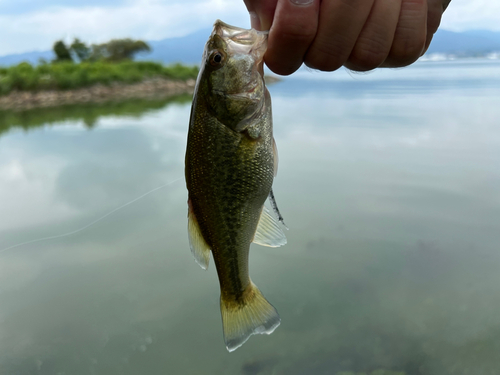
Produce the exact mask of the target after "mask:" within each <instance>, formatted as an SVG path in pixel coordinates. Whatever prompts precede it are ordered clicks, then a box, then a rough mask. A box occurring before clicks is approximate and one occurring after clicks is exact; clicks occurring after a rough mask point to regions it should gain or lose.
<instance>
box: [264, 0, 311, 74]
mask: <svg viewBox="0 0 500 375" xmlns="http://www.w3.org/2000/svg"><path fill="white" fill-rule="evenodd" d="M319 4H320V0H278V4H277V6H276V11H275V14H274V20H273V24H272V26H271V30H270V31H269V40H268V49H267V52H266V55H265V56H264V60H265V62H266V65H267V66H268V67H269V69H271V70H272V71H273V72H275V73H277V74H282V75H288V74H291V73H293V72H294V71H296V70H297V69H298V68H299V67H300V66H301V65H302V62H303V61H304V55H305V54H306V52H307V49H308V48H309V46H310V44H311V43H312V41H313V40H314V37H315V35H316V30H317V27H318V12H319Z"/></svg>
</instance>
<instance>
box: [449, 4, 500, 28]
mask: <svg viewBox="0 0 500 375" xmlns="http://www.w3.org/2000/svg"><path fill="white" fill-rule="evenodd" d="M441 27H442V28H443V29H447V30H452V31H462V30H470V29H481V30H485V29H486V30H496V31H500V2H499V1H491V0H452V1H451V3H450V6H449V7H448V10H447V11H446V12H445V14H444V15H443V19H442V22H441Z"/></svg>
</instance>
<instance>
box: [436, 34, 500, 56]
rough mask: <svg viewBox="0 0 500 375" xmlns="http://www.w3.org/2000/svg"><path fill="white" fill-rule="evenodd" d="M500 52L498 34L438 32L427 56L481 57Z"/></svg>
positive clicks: (499, 37)
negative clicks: (435, 54) (434, 54)
mask: <svg viewBox="0 0 500 375" xmlns="http://www.w3.org/2000/svg"><path fill="white" fill-rule="evenodd" d="M490 52H500V32H494V31H488V30H471V31H463V32H453V31H448V30H438V31H437V32H436V34H435V35H434V38H433V39H432V43H431V45H430V47H429V49H428V50H427V55H429V54H433V53H443V54H448V55H451V54H453V55H456V56H458V57H468V56H481V55H485V54H487V53H490Z"/></svg>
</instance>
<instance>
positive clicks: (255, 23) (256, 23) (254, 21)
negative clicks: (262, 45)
mask: <svg viewBox="0 0 500 375" xmlns="http://www.w3.org/2000/svg"><path fill="white" fill-rule="evenodd" d="M249 14H250V25H251V26H252V29H255V30H259V31H260V18H259V16H258V15H257V13H255V12H249Z"/></svg>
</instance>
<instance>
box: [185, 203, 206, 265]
mask: <svg viewBox="0 0 500 375" xmlns="http://www.w3.org/2000/svg"><path fill="white" fill-rule="evenodd" d="M188 205H189V209H188V235H189V247H190V248H191V253H193V256H194V260H196V263H198V264H199V265H200V267H201V268H203V269H204V270H206V269H207V268H208V261H209V260H210V247H209V246H208V244H207V242H206V241H205V239H204V238H203V235H202V234H201V231H200V227H199V225H198V221H197V220H196V216H195V215H194V212H193V208H192V206H191V201H188Z"/></svg>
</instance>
